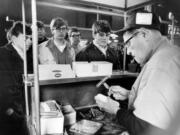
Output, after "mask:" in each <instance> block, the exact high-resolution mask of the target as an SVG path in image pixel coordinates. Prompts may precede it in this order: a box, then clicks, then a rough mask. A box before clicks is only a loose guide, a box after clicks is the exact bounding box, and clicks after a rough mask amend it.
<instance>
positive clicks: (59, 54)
mask: <svg viewBox="0 0 180 135" xmlns="http://www.w3.org/2000/svg"><path fill="white" fill-rule="evenodd" d="M50 29H51V32H52V35H53V37H52V38H51V39H49V40H48V41H46V42H43V43H42V44H40V47H39V61H40V64H72V62H73V61H74V60H75V52H74V49H73V48H72V47H71V46H70V44H69V42H67V40H66V39H65V38H66V35H67V29H68V24H67V22H66V21H65V20H64V19H62V18H59V17H58V18H54V19H52V21H51V23H50Z"/></svg>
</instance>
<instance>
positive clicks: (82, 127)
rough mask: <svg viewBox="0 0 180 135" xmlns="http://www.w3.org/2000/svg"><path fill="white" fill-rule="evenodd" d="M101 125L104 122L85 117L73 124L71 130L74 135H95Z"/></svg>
mask: <svg viewBox="0 0 180 135" xmlns="http://www.w3.org/2000/svg"><path fill="white" fill-rule="evenodd" d="M101 127H102V123H99V122H94V121H90V120H85V119H83V120H81V121H79V122H77V123H76V124H74V125H72V126H71V128H70V132H72V133H73V135H94V134H95V133H96V132H98V130H99V129H100V128H101Z"/></svg>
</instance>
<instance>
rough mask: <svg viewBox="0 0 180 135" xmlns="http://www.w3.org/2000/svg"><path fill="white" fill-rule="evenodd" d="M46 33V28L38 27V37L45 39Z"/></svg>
mask: <svg viewBox="0 0 180 135" xmlns="http://www.w3.org/2000/svg"><path fill="white" fill-rule="evenodd" d="M45 35H46V32H45V28H38V39H43V38H44V37H45Z"/></svg>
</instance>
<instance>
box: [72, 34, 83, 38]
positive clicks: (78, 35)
mask: <svg viewBox="0 0 180 135" xmlns="http://www.w3.org/2000/svg"><path fill="white" fill-rule="evenodd" d="M80 36H81V34H72V35H71V37H77V38H78V37H80Z"/></svg>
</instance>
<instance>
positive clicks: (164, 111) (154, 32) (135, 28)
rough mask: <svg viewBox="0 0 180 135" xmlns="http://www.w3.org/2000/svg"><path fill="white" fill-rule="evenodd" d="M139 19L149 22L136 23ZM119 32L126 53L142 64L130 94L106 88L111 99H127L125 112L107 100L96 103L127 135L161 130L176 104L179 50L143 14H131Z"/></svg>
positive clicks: (152, 18)
mask: <svg viewBox="0 0 180 135" xmlns="http://www.w3.org/2000/svg"><path fill="white" fill-rule="evenodd" d="M142 16H143V19H144V17H145V16H146V17H147V19H144V20H145V21H148V20H149V22H145V21H144V20H143V21H142V20H141V21H138V18H141V17H142ZM145 23H146V24H145ZM122 32H123V39H124V41H125V47H127V53H128V54H131V55H132V56H133V57H134V59H135V60H136V61H137V62H138V63H139V64H141V65H142V70H141V72H140V74H139V76H138V78H137V79H136V81H135V83H134V84H133V86H132V89H131V91H129V90H127V89H125V88H122V87H121V86H111V87H110V89H109V90H110V93H111V94H112V95H113V96H114V98H115V99H118V100H125V99H127V98H128V99H129V106H128V110H126V109H123V108H121V107H119V106H116V105H114V104H113V102H112V99H110V98H109V100H108V102H107V103H106V104H105V105H104V104H103V103H102V102H101V101H99V100H96V102H97V104H98V105H99V107H100V108H102V109H103V110H104V111H106V112H109V113H111V114H114V115H116V118H117V119H118V121H119V124H121V125H123V126H125V127H126V128H127V129H128V131H129V132H130V134H131V135H140V134H143V135H144V134H145V131H147V129H149V128H156V129H159V130H162V131H163V130H164V129H166V128H167V127H168V126H169V124H170V120H171V119H172V118H173V117H174V116H175V113H176V111H177V109H178V106H179V105H180V98H179V97H180V76H179V75H180V48H179V47H177V46H175V45H172V44H170V42H169V40H168V39H167V38H166V37H164V36H162V35H161V32H160V22H159V19H158V17H157V16H156V15H155V14H153V13H148V12H146V11H141V12H134V13H132V14H131V15H130V16H129V17H128V18H127V26H126V27H125V28H124V29H123V30H122ZM95 99H96V98H95Z"/></svg>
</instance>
